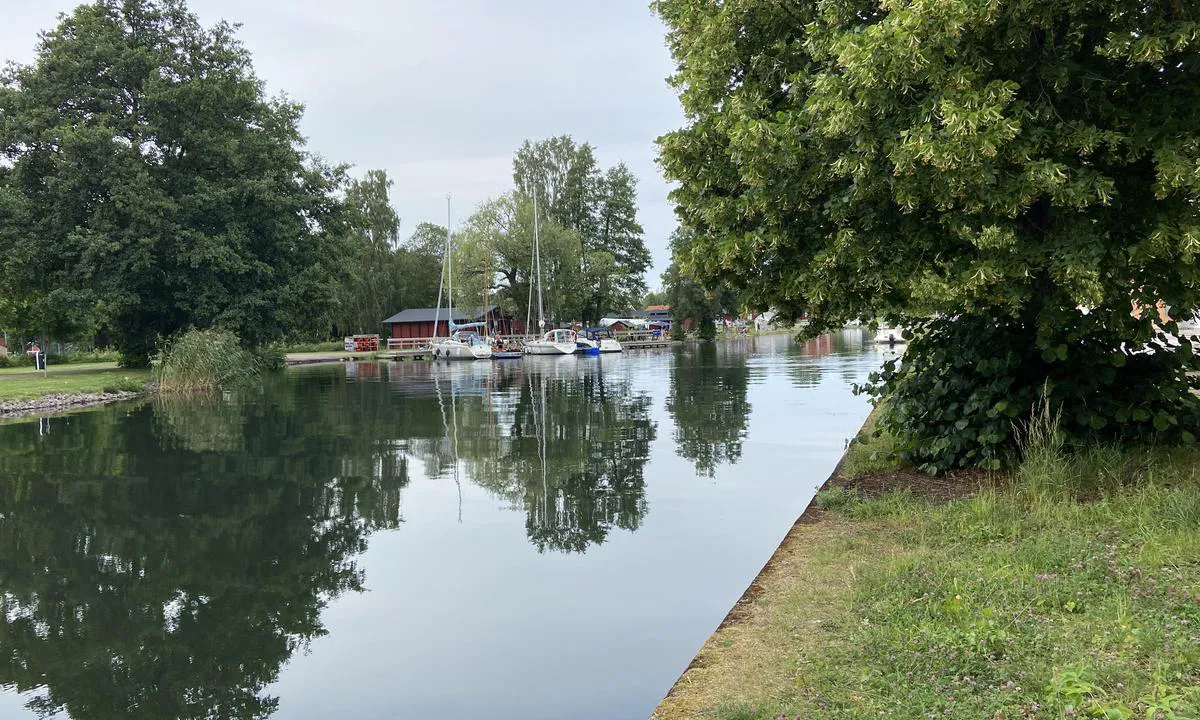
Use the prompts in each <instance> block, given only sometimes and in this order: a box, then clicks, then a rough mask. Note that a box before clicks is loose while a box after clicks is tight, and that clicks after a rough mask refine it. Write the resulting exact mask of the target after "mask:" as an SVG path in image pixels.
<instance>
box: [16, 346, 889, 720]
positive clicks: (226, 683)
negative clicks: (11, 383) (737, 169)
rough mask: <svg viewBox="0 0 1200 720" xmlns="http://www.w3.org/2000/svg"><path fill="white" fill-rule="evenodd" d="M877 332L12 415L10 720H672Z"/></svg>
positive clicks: (814, 468)
mask: <svg viewBox="0 0 1200 720" xmlns="http://www.w3.org/2000/svg"><path fill="white" fill-rule="evenodd" d="M866 341H869V337H867V338H865V337H864V335H863V334H861V333H859V332H857V331H844V332H842V333H835V334H834V335H831V336H826V337H824V338H821V339H819V340H814V341H810V342H808V343H796V342H793V341H791V340H790V339H788V338H786V337H782V336H772V337H762V338H748V339H740V340H731V341H724V342H719V343H716V344H707V345H684V346H677V347H674V348H671V349H668V350H662V351H649V352H641V353H626V354H624V355H606V356H602V357H599V358H574V357H565V358H560V359H555V358H528V359H524V360H515V361H508V362H504V361H496V362H491V363H485V362H478V363H458V364H439V365H431V364H427V363H395V364H386V363H384V364H374V363H370V364H367V363H355V364H347V365H333V366H319V367H309V368H298V369H293V370H289V371H287V372H284V373H280V374H278V375H275V376H271V377H269V378H267V380H266V382H264V383H263V384H262V385H261V386H260V387H255V388H253V389H247V390H241V391H238V392H230V393H225V394H223V395H220V396H217V397H210V398H206V399H190V400H165V399H154V400H145V401H140V402H135V403H128V404H123V405H115V406H109V407H106V408H102V409H98V410H93V411H88V412H81V413H77V414H73V415H68V416H62V417H53V418H48V419H47V418H43V419H37V418H34V419H28V420H24V421H20V422H11V423H7V424H3V425H0V603H2V604H3V608H2V610H3V612H2V613H0V717H3V718H10V717H11V718H26V717H28V718H34V717H55V718H73V719H74V720H84V719H92V718H97V719H98V718H106V719H107V718H116V717H121V718H146V719H150V718H154V719H156V720H158V719H163V718H175V717H187V718H204V717H212V718H251V717H253V718H263V717H271V718H279V719H280V720H288V719H305V720H307V719H309V718H329V717H347V718H380V719H382V718H398V717H414V718H466V717H481V718H483V717H486V718H489V719H492V720H510V719H511V720H517V719H520V720H537V719H543V718H544V719H547V720H549V719H551V718H564V717H570V718H596V719H597V720H599V719H603V720H612V719H614V718H618V719H620V718H645V717H646V716H647V715H648V714H649V713H650V712H651V710H653V708H654V706H655V705H656V704H657V702H658V701H659V699H660V698H661V697H662V695H663V694H664V693H665V692H666V691H667V690H668V689H669V687H670V686H671V684H672V683H673V682H674V680H675V678H676V677H677V676H678V675H679V673H680V672H681V671H682V670H683V669H684V668H685V667H686V666H687V664H688V663H689V661H690V660H691V658H692V656H693V654H694V653H695V652H696V650H697V649H698V648H699V647H700V645H701V644H702V643H703V642H704V640H705V639H706V638H707V636H708V635H709V634H710V633H711V632H712V630H713V629H715V627H716V625H717V624H718V623H719V622H720V621H721V619H722V618H723V616H724V615H725V613H726V612H727V611H728V609H729V607H730V606H731V605H732V604H733V602H734V601H735V600H736V599H737V597H738V596H739V595H740V594H741V592H742V591H743V589H744V588H745V587H746V585H747V584H748V583H749V582H750V580H751V579H753V577H754V576H755V574H756V573H757V572H758V570H759V568H760V567H761V566H762V564H763V563H764V562H765V561H766V560H767V558H768V557H769V556H770V554H771V553H772V551H773V550H774V548H775V545H776V544H777V543H778V542H779V540H780V539H781V538H782V537H783V535H784V534H785V533H786V532H787V530H788V529H789V528H790V526H791V524H792V522H793V521H794V519H795V518H796V517H797V516H798V515H799V514H800V513H801V512H802V511H803V509H804V508H805V506H806V505H807V503H808V502H809V500H810V499H811V497H812V495H813V493H814V491H815V489H816V488H817V486H819V485H820V484H821V483H822V482H823V481H824V480H825V478H826V477H827V476H828V474H829V473H830V471H831V470H832V469H833V467H834V465H835V464H836V462H837V460H838V458H839V456H840V455H841V453H842V450H843V447H844V444H845V441H846V439H847V438H849V437H850V436H852V435H853V433H854V432H855V430H856V429H857V428H858V427H859V426H860V425H861V423H862V421H863V419H864V418H865V417H866V415H867V412H868V405H867V401H866V399H865V398H863V397H861V396H855V395H854V394H853V393H852V389H851V388H852V385H853V384H854V383H857V382H862V381H863V380H865V379H866V376H867V374H868V373H869V372H870V371H871V370H873V369H875V368H877V367H878V365H879V363H880V361H881V360H882V351H880V350H878V349H876V348H875V347H874V346H872V345H871V344H870V343H869V342H866Z"/></svg>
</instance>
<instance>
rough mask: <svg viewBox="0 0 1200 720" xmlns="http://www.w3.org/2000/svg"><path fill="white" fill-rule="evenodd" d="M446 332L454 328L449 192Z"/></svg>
mask: <svg viewBox="0 0 1200 720" xmlns="http://www.w3.org/2000/svg"><path fill="white" fill-rule="evenodd" d="M446 308H447V310H448V312H449V314H450V316H449V317H448V318H447V319H446V334H447V335H450V334H451V332H450V331H451V330H452V329H453V328H454V247H453V246H452V245H451V244H450V194H449V193H447V194H446Z"/></svg>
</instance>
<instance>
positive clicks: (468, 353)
mask: <svg viewBox="0 0 1200 720" xmlns="http://www.w3.org/2000/svg"><path fill="white" fill-rule="evenodd" d="M450 238H451V232H450V196H448V195H447V196H446V258H445V261H444V262H443V263H442V271H443V272H444V273H445V274H446V308H447V313H448V315H447V320H446V327H447V329H448V330H449V332H450V337H447V338H439V337H438V336H437V332H438V325H440V324H441V323H440V318H439V317H437V316H435V317H434V323H433V342H432V343H431V347H432V349H433V357H434V359H435V360H488V359H490V358H491V357H492V343H491V342H489V341H488V339H487V338H485V337H481V336H480V334H479V333H477V332H474V329H475V328H483V327H486V325H487V323H482V322H473V323H465V324H463V325H459V324H457V323H455V322H454V255H453V253H452V246H451V243H450ZM441 295H442V293H441V288H440V287H439V288H438V314H439V315H440V314H441V308H442V297H441ZM484 312H487V308H486V307H485V308H484Z"/></svg>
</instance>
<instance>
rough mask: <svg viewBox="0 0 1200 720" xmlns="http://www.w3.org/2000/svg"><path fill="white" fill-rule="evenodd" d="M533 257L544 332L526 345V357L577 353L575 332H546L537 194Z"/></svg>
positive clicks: (539, 324)
mask: <svg viewBox="0 0 1200 720" xmlns="http://www.w3.org/2000/svg"><path fill="white" fill-rule="evenodd" d="M533 257H534V264H535V266H536V267H537V297H538V330H540V331H542V332H543V333H544V334H543V335H542V338H541V340H531V341H530V342H527V343H525V354H526V355H571V354H572V353H574V352H575V349H576V345H575V341H576V339H577V338H576V335H575V331H574V330H567V329H563V328H559V329H557V330H550V331H549V332H546V313H545V308H544V307H543V305H542V254H541V241H540V239H539V237H538V204H537V192H536V191H535V192H534V194H533Z"/></svg>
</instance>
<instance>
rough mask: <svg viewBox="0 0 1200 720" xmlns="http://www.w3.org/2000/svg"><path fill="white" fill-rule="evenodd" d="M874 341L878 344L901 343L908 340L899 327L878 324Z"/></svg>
mask: <svg viewBox="0 0 1200 720" xmlns="http://www.w3.org/2000/svg"><path fill="white" fill-rule="evenodd" d="M875 342H877V343H879V344H880V345H903V344H905V343H907V342H908V340H907V339H906V338H905V337H904V331H903V330H901V329H900V328H894V327H889V326H887V325H880V326H879V331H878V332H876V333H875Z"/></svg>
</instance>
